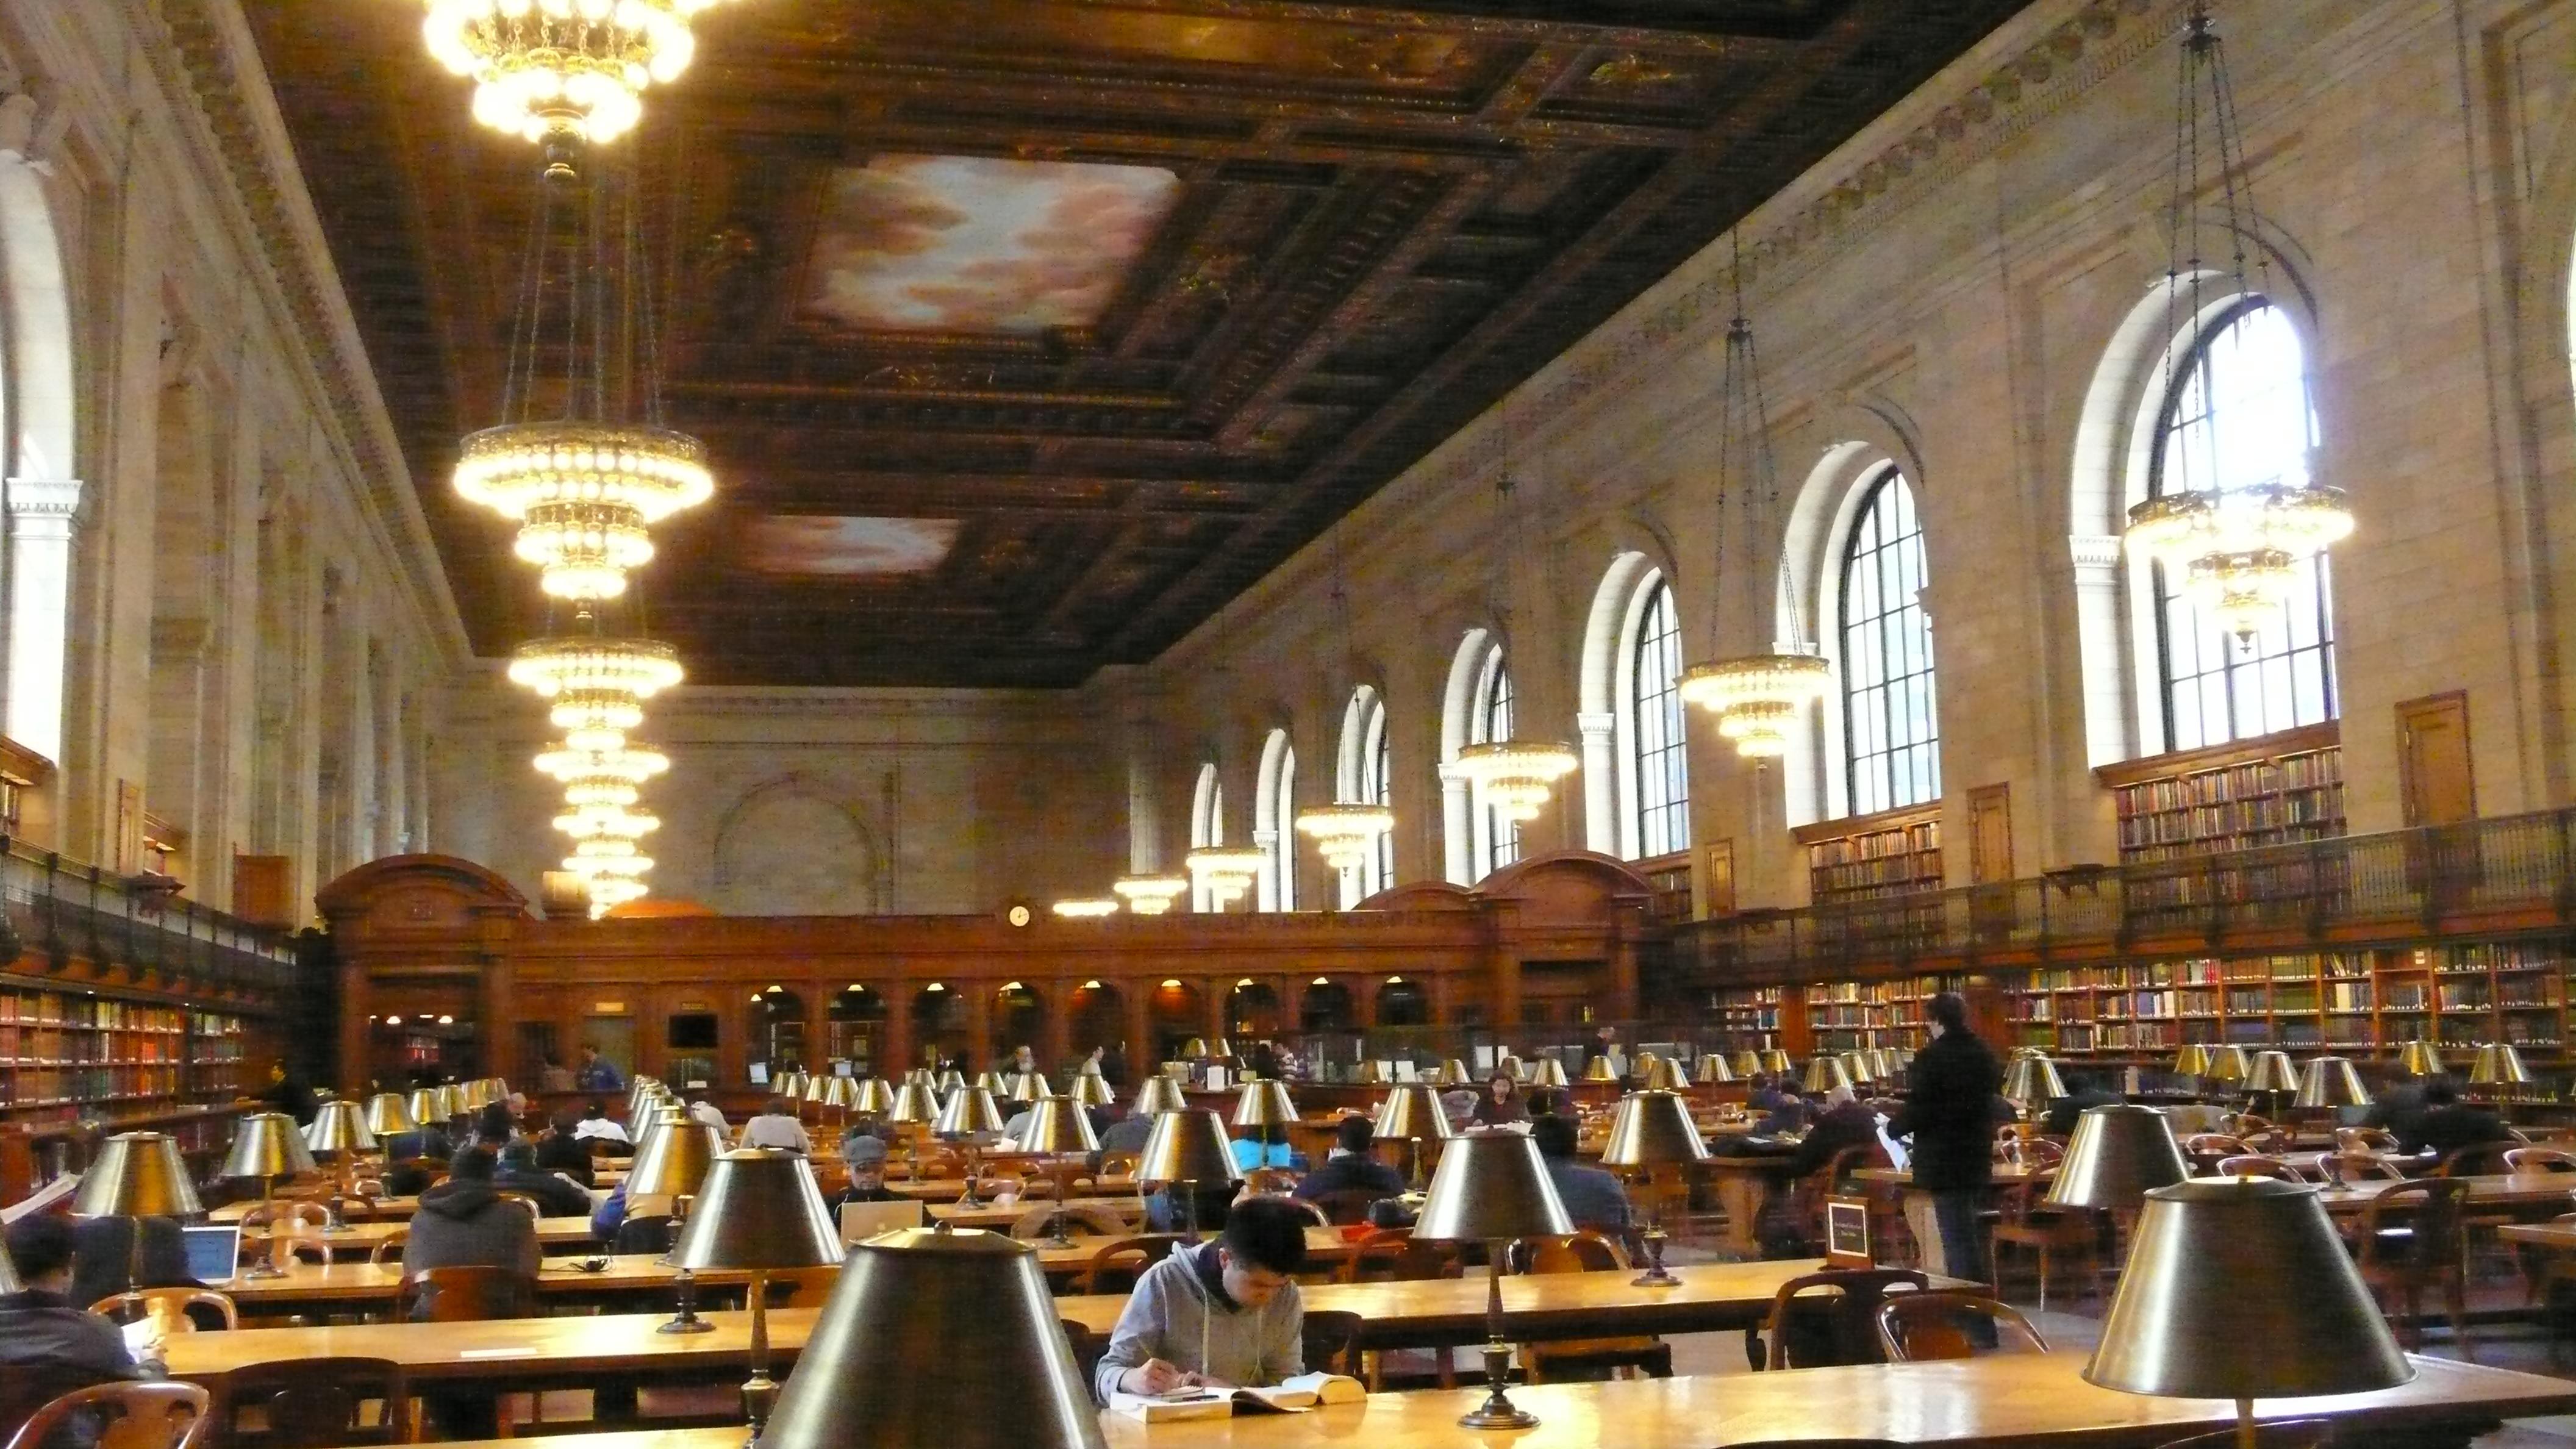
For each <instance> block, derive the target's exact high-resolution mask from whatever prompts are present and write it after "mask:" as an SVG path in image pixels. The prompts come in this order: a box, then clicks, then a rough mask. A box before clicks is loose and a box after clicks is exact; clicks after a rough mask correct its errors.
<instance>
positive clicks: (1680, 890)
mask: <svg viewBox="0 0 2576 1449" xmlns="http://www.w3.org/2000/svg"><path fill="white" fill-rule="evenodd" d="M1636 866H1637V873H1638V874H1639V875H1642V876H1644V877H1645V878H1646V888H1647V890H1648V891H1649V892H1650V894H1648V896H1647V897H1646V919H1647V920H1649V921H1651V922H1653V923H1654V924H1656V925H1658V926H1673V925H1679V924H1681V923H1682V922H1684V921H1687V920H1690V919H1692V917H1693V916H1694V915H1695V914H1696V913H1695V912H1694V911H1693V909H1692V904H1691V860H1690V852H1688V851H1681V852H1678V853H1676V854H1673V855H1659V856H1656V857H1655V858H1654V859H1652V860H1641V861H1638V862H1637V863H1636Z"/></svg>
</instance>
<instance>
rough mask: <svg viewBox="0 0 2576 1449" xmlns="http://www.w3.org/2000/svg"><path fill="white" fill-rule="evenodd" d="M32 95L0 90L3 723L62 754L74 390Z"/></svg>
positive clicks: (51, 753) (76, 500)
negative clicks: (6, 566) (6, 541)
mask: <svg viewBox="0 0 2576 1449" xmlns="http://www.w3.org/2000/svg"><path fill="white" fill-rule="evenodd" d="M37 110H38V107H37V104H36V101H35V100H34V98H33V97H31V96H28V95H25V94H19V95H13V96H10V97H8V98H6V99H5V100H0V479H5V482H0V488H5V490H6V491H5V496H0V504H5V512H6V514H7V518H8V528H9V534H10V540H11V549H10V552H11V565H12V570H13V573H14V574H15V575H16V576H15V577H13V578H12V579H11V581H10V594H9V613H8V629H7V636H8V645H9V648H8V691H7V708H6V713H7V720H6V725H7V732H8V734H9V737H10V738H12V739H14V740H16V741H18V742H19V743H20V744H23V745H25V746H27V747H28V748H30V749H32V750H35V751H36V752H37V753H39V754H42V755H44V756H46V757H47V758H49V759H52V760H55V761H58V762H59V761H61V760H62V758H63V735H64V728H65V726H64V715H65V709H64V705H65V699H66V682H67V678H68V666H69V664H70V659H71V653H70V650H71V635H72V627H71V573H72V541H73V520H74V518H75V517H76V516H77V515H78V513H79V511H80V504H81V494H82V488H81V485H80V483H79V481H78V477H77V469H78V466H79V462H80V453H79V449H78V439H79V410H78V398H79V391H78V385H77V381H76V377H75V374H74V371H73V365H72V364H73V338H74V333H73V330H72V314H71V290H70V287H69V285H68V281H67V271H66V267H65V257H64V250H63V245H62V237H61V235H60V233H59V231H58V229H57V228H56V226H55V220H54V208H53V202H52V200H51V198H50V197H49V196H48V194H47V187H46V183H45V177H44V174H43V172H42V170H41V168H40V167H39V165H38V163H37V162H36V161H34V160H33V159H32V155H31V153H33V152H35V151H36V150H37V149H39V145H38V141H37V131H38V129H39V125H38V116H37Z"/></svg>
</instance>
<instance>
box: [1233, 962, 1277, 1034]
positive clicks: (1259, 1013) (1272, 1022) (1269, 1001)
mask: <svg viewBox="0 0 2576 1449" xmlns="http://www.w3.org/2000/svg"><path fill="white" fill-rule="evenodd" d="M1225 1033H1226V1035H1227V1036H1229V1037H1239V1038H1242V1039H1244V1040H1246V1041H1259V1040H1262V1039H1263V1038H1266V1037H1274V1036H1277V1035H1278V1034H1279V993H1278V992H1277V991H1275V990H1273V989H1272V988H1271V986H1270V983H1268V982H1266V981H1255V980H1253V979H1252V978H1251V977H1249V976H1246V977H1244V978H1243V979H1242V980H1240V981H1237V982H1235V983H1234V989H1233V990H1231V991H1229V992H1227V993H1226V997H1225ZM1236 1050H1237V1051H1238V1052H1239V1051H1241V1050H1242V1047H1241V1046H1240V1045H1238V1046H1237V1047H1236Z"/></svg>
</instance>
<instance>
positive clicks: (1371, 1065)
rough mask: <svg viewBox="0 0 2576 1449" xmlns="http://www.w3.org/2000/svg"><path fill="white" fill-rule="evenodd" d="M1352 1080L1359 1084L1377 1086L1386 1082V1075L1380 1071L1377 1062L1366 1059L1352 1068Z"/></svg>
mask: <svg viewBox="0 0 2576 1449" xmlns="http://www.w3.org/2000/svg"><path fill="white" fill-rule="evenodd" d="M1351 1081H1352V1082H1354V1083H1356V1084H1357V1085H1359V1086H1363V1087H1375V1086H1380V1085H1382V1084H1384V1082H1385V1081H1386V1077H1385V1075H1384V1074H1383V1073H1381V1072H1379V1071H1378V1069H1377V1063H1376V1062H1374V1061H1364V1062H1361V1063H1360V1064H1359V1065H1358V1066H1356V1067H1353V1068H1351Z"/></svg>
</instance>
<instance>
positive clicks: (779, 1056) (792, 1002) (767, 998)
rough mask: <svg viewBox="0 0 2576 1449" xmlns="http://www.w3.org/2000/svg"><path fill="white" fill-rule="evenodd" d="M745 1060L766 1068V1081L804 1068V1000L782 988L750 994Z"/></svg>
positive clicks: (770, 988) (744, 1038)
mask: <svg viewBox="0 0 2576 1449" xmlns="http://www.w3.org/2000/svg"><path fill="white" fill-rule="evenodd" d="M745 1025H746V1026H747V1028H748V1030H746V1031H745V1032H744V1034H743V1055H744V1059H745V1060H747V1061H750V1062H753V1063H756V1064H763V1065H766V1066H767V1068H768V1079H769V1080H770V1081H773V1082H774V1081H777V1080H778V1077H779V1074H780V1073H782V1072H792V1071H797V1070H799V1069H801V1068H803V1067H804V1066H805V998H804V997H803V996H801V995H799V994H798V993H796V992H795V991H792V990H790V989H788V988H787V987H784V986H771V987H769V988H767V989H765V990H761V991H755V992H753V993H752V994H751V1006H750V1013H749V1018H748V1020H747V1021H746V1023H745Z"/></svg>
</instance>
